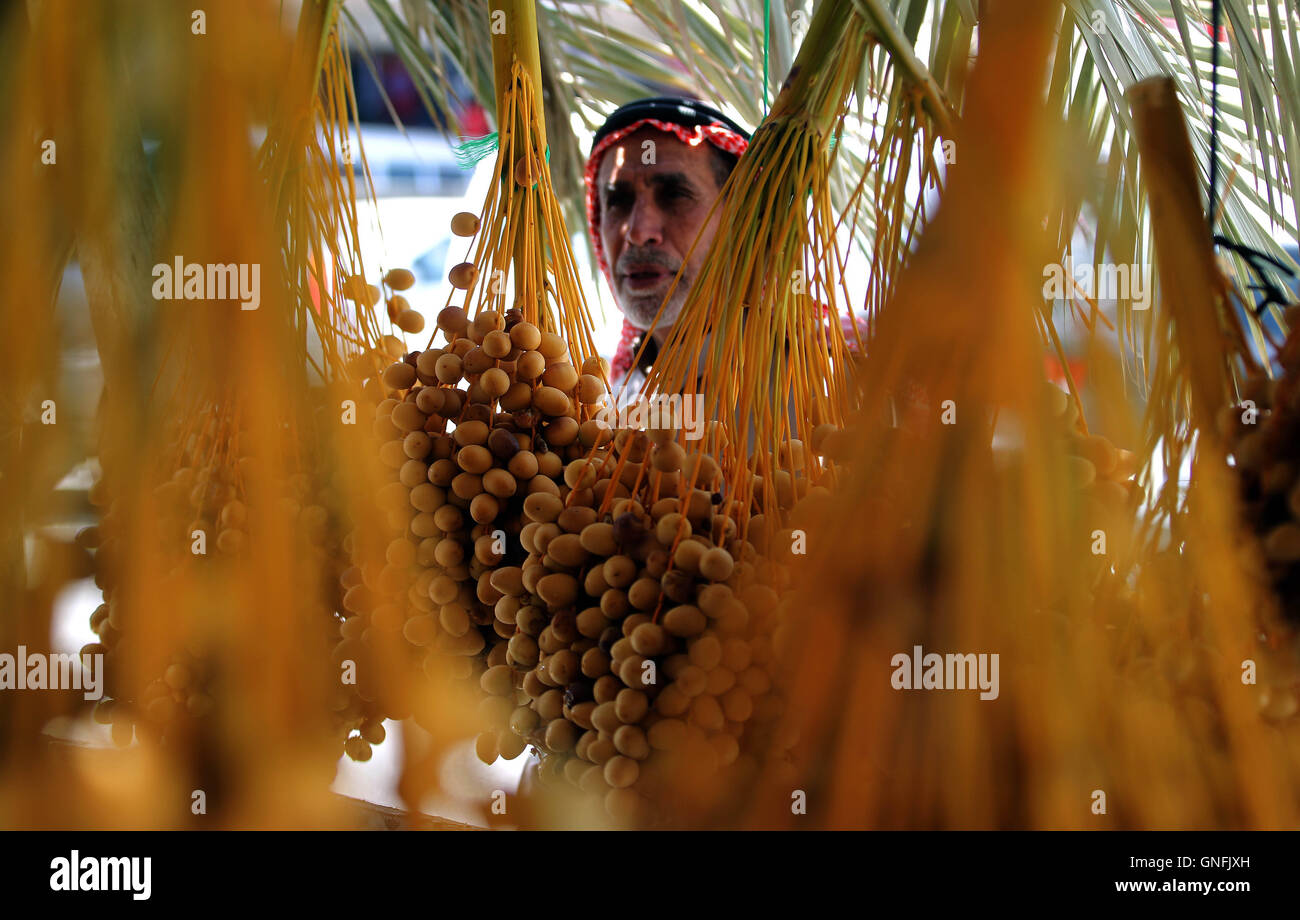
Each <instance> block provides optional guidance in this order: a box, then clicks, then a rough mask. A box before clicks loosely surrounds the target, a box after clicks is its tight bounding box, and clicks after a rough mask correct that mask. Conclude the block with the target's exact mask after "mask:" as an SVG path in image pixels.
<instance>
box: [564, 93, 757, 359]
mask: <svg viewBox="0 0 1300 920" xmlns="http://www.w3.org/2000/svg"><path fill="white" fill-rule="evenodd" d="M647 125H648V126H650V127H652V128H655V129H657V130H659V131H663V132H664V133H666V134H671V135H673V136H674V137H676V138H677V139H678V140H679V141H681V142H682V143H683V144H686V145H687V146H690V147H698V146H699V145H700V144H703V143H705V142H707V143H710V144H712V145H713V146H715V147H717V148H718V149H719V150H724V151H726V152H727V153H730V154H734V155H735V156H740V155H741V154H743V153H744V152H745V151H746V150H747V149H748V148H749V141H747V140H746V139H745V138H744V137H742V136H741V135H740V134H737V133H736V132H735V131H733V130H731V129H730V128H728V127H726V126H725V125H720V124H712V125H697V126H695V127H693V128H686V127H683V126H681V125H677V124H673V123H672V122H670V121H663V120H661V119H658V118H643V119H641V120H639V121H634V122H632V123H631V124H629V125H626V126H625V127H622V128H619V129H618V130H616V131H611V132H610V133H609V134H607V135H606V136H604V137H602V138H601V139H600V141H599V142H598V143H597V144H596V146H595V147H593V148H592V150H591V156H589V157H588V158H587V168H586V171H585V173H584V175H583V180H584V183H585V185H586V191H587V232H588V233H590V234H591V246H592V249H593V250H594V251H595V253H596V264H597V265H599V266H600V271H601V274H603V275H604V276H605V280H606V281H607V282H609V285H610V287H611V288H612V287H613V286H614V278H613V275H612V274H611V273H610V268H609V261H608V260H607V258H606V256H605V248H604V246H603V245H602V244H601V240H600V196H599V194H598V193H597V190H596V177H597V176H598V175H599V174H600V163H601V160H603V159H604V157H605V151H607V150H608V149H609V148H610V147H612V146H613V145H614V144H616V143H618V142H619V141H621V140H622V139H623V138H625V137H627V136H628V135H629V134H632V133H633V132H635V131H638V130H640V129H641V128H644V127H646V126H647ZM644 331H645V330H643V329H638V328H637V327H636V326H634V325H632V323H630V322H629V321H628V320H627V319H624V320H623V330H622V333H621V334H620V335H619V340H618V347H617V348H616V349H615V351H614V359H613V360H612V361H611V362H610V378H611V380H610V382H611V383H612V384H616V383H618V382H619V381H620V380H622V379H623V378H624V377H625V376H626V375H627V372H628V371H630V370H631V369H632V359H633V357H634V354H633V351H632V347H633V345H635V343H636V340H637V337H638V336H639V335H640V334H641V333H642V332H644Z"/></svg>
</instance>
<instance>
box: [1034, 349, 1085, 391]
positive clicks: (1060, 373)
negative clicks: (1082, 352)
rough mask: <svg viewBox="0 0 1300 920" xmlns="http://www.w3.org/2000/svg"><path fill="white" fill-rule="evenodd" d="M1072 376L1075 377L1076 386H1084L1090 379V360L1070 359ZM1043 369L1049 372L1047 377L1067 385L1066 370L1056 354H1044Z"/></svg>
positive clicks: (1053, 381) (1058, 383)
mask: <svg viewBox="0 0 1300 920" xmlns="http://www.w3.org/2000/svg"><path fill="white" fill-rule="evenodd" d="M1069 368H1070V376H1071V377H1073V378H1074V385H1075V386H1076V387H1081V386H1083V383H1084V381H1085V380H1087V379H1088V362H1086V361H1084V360H1082V359H1080V358H1070V359H1069ZM1043 371H1044V373H1046V374H1047V379H1048V380H1050V381H1052V383H1055V384H1056V385H1057V386H1060V387H1064V386H1065V370H1064V368H1062V366H1061V361H1060V359H1059V358H1057V357H1056V355H1054V354H1046V355H1043Z"/></svg>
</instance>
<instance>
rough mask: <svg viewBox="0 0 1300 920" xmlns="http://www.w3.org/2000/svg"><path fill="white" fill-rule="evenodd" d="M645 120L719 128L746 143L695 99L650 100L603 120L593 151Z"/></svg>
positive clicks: (744, 133) (724, 119)
mask: <svg viewBox="0 0 1300 920" xmlns="http://www.w3.org/2000/svg"><path fill="white" fill-rule="evenodd" d="M646 118H654V119H656V120H658V121H666V122H669V123H671V124H674V125H681V126H682V127H683V128H695V127H698V126H700V125H722V126H723V127H725V128H728V129H729V130H732V131H735V132H736V133H737V134H739V135H740V136H741V137H743V138H744V139H745V140H749V132H748V131H746V130H745V129H744V128H742V127H741V126H740V125H738V124H736V123H735V122H734V121H732V120H731V119H730V118H728V117H727V116H726V115H723V114H722V113H721V112H719V111H718V110H717V109H715V108H713V106H711V105H706V104H705V103H703V102H700V101H699V100H698V99H679V98H677V97H676V96H656V97H655V98H653V99H638V100H637V101H635V102H629V103H628V104H627V105H623V106H619V107H618V108H617V109H615V110H614V111H613V113H611V114H610V116H609V118H607V119H605V123H604V124H603V125H601V126H600V130H598V131H597V132H596V136H595V137H594V138H592V141H591V147H592V149H593V150H594V149H596V145H597V144H599V143H600V141H601V138H603V137H605V135H607V134H610V133H612V132H614V131H617V130H618V129H619V128H623V127H626V126H627V125H630V124H632V123H634V122H638V121H641V120H643V119H646Z"/></svg>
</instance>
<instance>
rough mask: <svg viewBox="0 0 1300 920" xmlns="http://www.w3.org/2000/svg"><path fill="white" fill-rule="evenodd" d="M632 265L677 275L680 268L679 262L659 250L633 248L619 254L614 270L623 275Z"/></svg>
mask: <svg viewBox="0 0 1300 920" xmlns="http://www.w3.org/2000/svg"><path fill="white" fill-rule="evenodd" d="M633 265H653V266H655V267H656V268H662V269H663V270H664V271H667V272H671V273H673V274H674V275H675V274H677V270H678V269H679V268H681V267H682V266H681V263H680V262H675V261H673V260H672V259H671V258H669V257H668V255H667V254H665V253H664V252H663V251H661V250H659V249H652V248H649V247H646V248H637V247H635V246H632V247H628V248H627V249H624V250H623V252H621V253H620V254H619V257H618V262H617V263H616V264H615V266H614V270H615V271H616V272H619V273H625V272H627V271H628V269H629V268H630V267H631V266H633Z"/></svg>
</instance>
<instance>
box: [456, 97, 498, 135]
mask: <svg viewBox="0 0 1300 920" xmlns="http://www.w3.org/2000/svg"><path fill="white" fill-rule="evenodd" d="M460 133H461V134H463V135H465V136H466V137H483V136H484V135H487V134H491V133H492V126H491V125H489V124H488V117H487V112H486V110H484V108H483V106H481V105H479V104H478V103H477V102H471V103H469V104H468V105H467V106H465V107H464V108H463V109H461V111H460Z"/></svg>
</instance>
